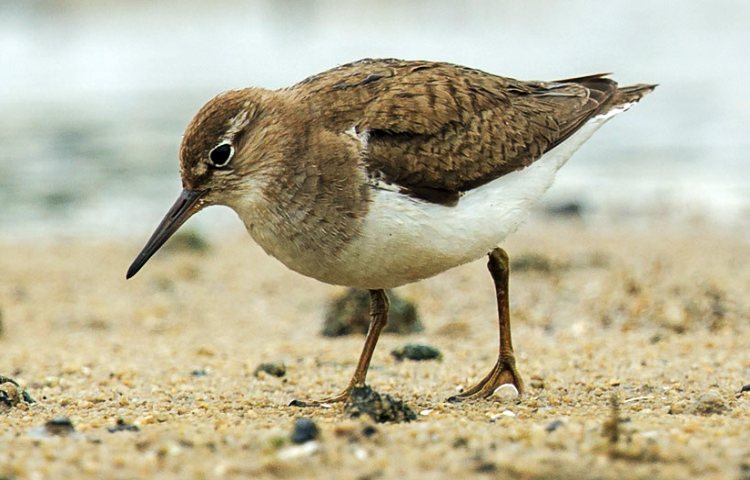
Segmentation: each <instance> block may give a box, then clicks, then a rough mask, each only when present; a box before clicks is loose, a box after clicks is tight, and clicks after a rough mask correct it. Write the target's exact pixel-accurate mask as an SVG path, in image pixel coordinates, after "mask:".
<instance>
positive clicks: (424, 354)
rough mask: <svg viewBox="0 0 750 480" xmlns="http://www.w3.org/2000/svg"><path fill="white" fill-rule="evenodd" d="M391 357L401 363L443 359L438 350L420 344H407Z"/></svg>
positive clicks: (392, 353)
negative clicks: (404, 360) (402, 361)
mask: <svg viewBox="0 0 750 480" xmlns="http://www.w3.org/2000/svg"><path fill="white" fill-rule="evenodd" d="M391 355H393V357H394V358H395V359H396V360H399V361H401V360H403V359H407V360H416V361H423V360H435V359H441V358H443V355H442V354H441V353H440V350H438V349H437V348H435V347H431V346H430V345H423V344H418V343H409V344H406V345H404V346H403V347H400V348H397V349H395V350H393V351H392V352H391Z"/></svg>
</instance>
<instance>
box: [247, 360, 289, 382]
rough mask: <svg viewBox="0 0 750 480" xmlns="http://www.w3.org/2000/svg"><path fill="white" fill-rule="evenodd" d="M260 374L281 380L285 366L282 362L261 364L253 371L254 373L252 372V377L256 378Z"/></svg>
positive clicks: (284, 372)
mask: <svg viewBox="0 0 750 480" xmlns="http://www.w3.org/2000/svg"><path fill="white" fill-rule="evenodd" d="M261 372H263V373H266V374H268V375H271V376H274V377H279V378H281V377H283V376H284V375H286V365H284V362H267V363H261V364H260V365H258V367H257V368H256V369H255V372H253V375H255V376H256V377H257V376H258V374H259V373H261Z"/></svg>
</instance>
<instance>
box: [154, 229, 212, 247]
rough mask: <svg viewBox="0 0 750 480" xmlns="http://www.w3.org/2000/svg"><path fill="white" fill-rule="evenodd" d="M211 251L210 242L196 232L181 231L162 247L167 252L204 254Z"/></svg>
mask: <svg viewBox="0 0 750 480" xmlns="http://www.w3.org/2000/svg"><path fill="white" fill-rule="evenodd" d="M208 249H209V245H208V241H207V240H206V239H205V238H204V237H203V236H202V235H201V234H200V233H198V232H197V231H195V230H189V229H188V230H179V231H178V232H177V233H175V234H174V235H172V238H170V239H169V240H168V241H167V243H166V244H165V245H164V247H162V250H166V251H173V252H176V251H186V252H198V253H202V252H205V251H206V250H208Z"/></svg>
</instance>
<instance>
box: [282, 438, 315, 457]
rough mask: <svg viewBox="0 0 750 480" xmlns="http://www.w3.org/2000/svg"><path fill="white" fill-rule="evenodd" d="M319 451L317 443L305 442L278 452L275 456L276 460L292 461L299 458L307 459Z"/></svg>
mask: <svg viewBox="0 0 750 480" xmlns="http://www.w3.org/2000/svg"><path fill="white" fill-rule="evenodd" d="M318 450H320V443H318V442H307V443H303V444H301V445H292V446H289V447H286V448H282V449H281V450H279V453H277V454H276V458H278V459H279V460H292V459H295V458H300V457H309V456H310V455H312V454H314V453H315V452H317V451H318Z"/></svg>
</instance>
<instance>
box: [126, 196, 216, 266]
mask: <svg viewBox="0 0 750 480" xmlns="http://www.w3.org/2000/svg"><path fill="white" fill-rule="evenodd" d="M205 193H206V192H199V191H193V190H183V191H182V193H181V194H180V197H179V198H178V199H177V201H176V202H174V205H172V208H170V209H169V211H168V212H167V215H166V216H165V217H164V219H163V220H162V221H161V223H160V224H159V226H158V227H156V231H154V233H153V235H151V238H149V239H148V242H146V246H145V247H143V250H141V253H139V254H138V256H137V257H135V260H133V263H132V264H131V265H130V268H128V273H127V275H126V276H125V278H130V277H132V276H133V275H135V274H136V273H138V270H140V269H141V267H143V265H145V264H146V262H147V261H148V259H149V258H151V256H152V255H153V254H155V253H156V252H157V250H159V248H161V246H162V245H164V242H166V241H167V240H169V237H171V236H172V234H173V233H174V232H176V231H177V229H178V228H180V226H181V225H182V224H183V223H185V221H186V220H187V219H188V218H190V217H192V216H193V214H194V213H196V212H197V211H198V210H200V209H201V207H202V205H201V204H200V202H199V200H200V199H201V198H202V197H203V195H205Z"/></svg>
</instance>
